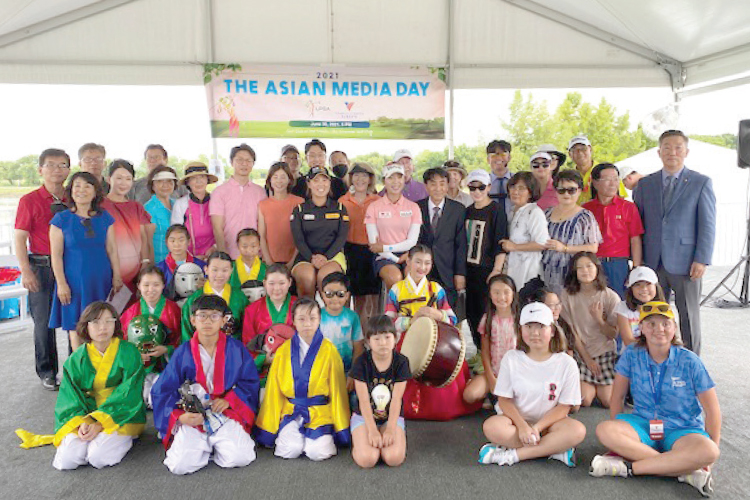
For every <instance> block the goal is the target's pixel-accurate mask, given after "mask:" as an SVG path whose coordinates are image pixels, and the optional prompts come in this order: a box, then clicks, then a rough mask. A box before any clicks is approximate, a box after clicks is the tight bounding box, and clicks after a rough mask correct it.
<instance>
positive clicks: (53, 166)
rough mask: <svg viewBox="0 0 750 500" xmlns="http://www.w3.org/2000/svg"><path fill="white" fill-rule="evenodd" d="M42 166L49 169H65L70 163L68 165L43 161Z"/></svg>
mask: <svg viewBox="0 0 750 500" xmlns="http://www.w3.org/2000/svg"><path fill="white" fill-rule="evenodd" d="M42 167H46V168H48V169H50V170H56V169H58V170H65V169H67V168H70V165H68V164H67V163H45V164H44V165H42Z"/></svg>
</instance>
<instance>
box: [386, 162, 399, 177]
mask: <svg viewBox="0 0 750 500" xmlns="http://www.w3.org/2000/svg"><path fill="white" fill-rule="evenodd" d="M393 174H401V175H404V167H403V166H402V165H400V164H398V163H392V164H390V165H386V166H385V167H383V179H387V178H388V177H390V176H392V175H393Z"/></svg>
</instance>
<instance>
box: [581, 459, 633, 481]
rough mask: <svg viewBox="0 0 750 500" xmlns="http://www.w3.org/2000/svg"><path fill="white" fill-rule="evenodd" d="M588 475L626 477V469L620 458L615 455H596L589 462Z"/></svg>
mask: <svg viewBox="0 0 750 500" xmlns="http://www.w3.org/2000/svg"><path fill="white" fill-rule="evenodd" d="M589 474H590V475H592V476H594V477H604V476H611V477H617V476H620V477H628V467H627V466H626V465H625V461H624V460H623V459H622V457H618V456H616V455H597V456H595V457H594V459H593V460H592V461H591V467H590V468H589Z"/></svg>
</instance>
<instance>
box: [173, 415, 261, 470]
mask: <svg viewBox="0 0 750 500" xmlns="http://www.w3.org/2000/svg"><path fill="white" fill-rule="evenodd" d="M212 451H213V460H214V462H215V463H216V465H218V466H219V467H244V466H246V465H249V464H250V463H251V462H253V461H254V460H255V441H253V439H252V438H251V437H250V434H248V433H247V432H245V429H243V428H242V426H241V425H240V424H239V423H237V422H236V421H234V420H231V419H230V420H227V421H226V422H225V423H224V425H222V426H221V427H220V428H219V430H218V431H216V432H215V433H213V434H212V435H211V436H209V435H208V434H206V433H205V432H201V431H199V430H198V429H196V428H195V427H190V426H189V425H180V427H179V429H178V430H177V433H176V434H175V436H174V440H173V441H172V445H171V446H170V447H169V449H168V450H167V458H165V459H164V465H166V466H167V468H168V469H169V470H170V472H172V473H173V474H178V475H183V474H192V473H193V472H195V471H197V470H199V469H202V468H203V467H205V466H206V465H208V460H209V458H210V457H211V452H212Z"/></svg>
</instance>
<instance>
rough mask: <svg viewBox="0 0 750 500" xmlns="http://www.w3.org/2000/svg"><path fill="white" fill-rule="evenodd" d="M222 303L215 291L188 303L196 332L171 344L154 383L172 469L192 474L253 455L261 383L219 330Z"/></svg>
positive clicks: (246, 356)
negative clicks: (182, 341) (172, 348)
mask: <svg viewBox="0 0 750 500" xmlns="http://www.w3.org/2000/svg"><path fill="white" fill-rule="evenodd" d="M226 307H227V305H226V303H225V302H224V299H222V298H221V297H217V296H216V295H209V294H207V295H203V296H201V297H198V298H197V299H196V300H195V301H194V302H193V303H192V304H191V306H190V325H192V327H193V329H194V331H195V333H194V334H193V336H192V338H191V339H190V341H189V342H187V343H185V344H183V345H181V346H180V347H179V348H178V349H177V350H175V352H174V354H173V356H172V359H171V360H170V361H169V364H168V365H167V368H166V369H165V370H164V373H162V375H161V376H160V377H159V380H158V381H157V382H156V384H154V387H153V389H152V390H151V397H152V399H153V402H154V425H155V426H156V429H157V430H158V431H159V435H160V436H161V438H162V441H163V443H164V447H165V448H166V449H167V456H166V458H165V459H164V465H166V466H167V468H168V469H169V470H170V471H171V472H172V473H173V474H178V475H182V474H191V473H193V472H195V471H197V470H199V469H201V468H203V467H205V466H206V465H207V464H208V461H209V459H210V458H213V461H214V462H215V463H216V465H218V466H219V467H244V466H246V465H248V464H250V463H251V462H252V461H253V460H255V443H254V442H253V439H252V438H251V437H250V432H251V430H252V428H253V424H254V422H255V415H256V411H257V409H258V393H259V391H260V385H259V381H258V372H257V371H256V369H255V363H253V358H252V356H250V353H249V352H247V349H245V347H244V346H243V345H242V344H241V343H240V342H239V341H238V340H235V339H233V338H231V337H230V336H228V335H226V334H224V333H223V332H222V328H221V327H222V326H223V325H224V324H225V323H226V322H227V319H228V318H227V316H226V314H225V312H226Z"/></svg>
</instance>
